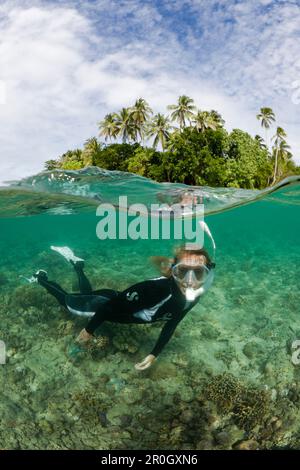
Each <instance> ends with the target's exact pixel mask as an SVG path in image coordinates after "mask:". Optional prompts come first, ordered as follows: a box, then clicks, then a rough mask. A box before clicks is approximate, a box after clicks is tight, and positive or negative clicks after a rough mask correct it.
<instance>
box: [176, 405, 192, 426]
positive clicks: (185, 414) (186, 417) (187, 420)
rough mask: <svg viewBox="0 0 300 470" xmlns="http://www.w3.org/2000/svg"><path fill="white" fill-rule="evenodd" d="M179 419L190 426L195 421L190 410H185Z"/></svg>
mask: <svg viewBox="0 0 300 470" xmlns="http://www.w3.org/2000/svg"><path fill="white" fill-rule="evenodd" d="M179 419H180V421H181V422H182V423H185V424H188V423H190V422H191V421H192V420H193V419H194V413H193V412H192V410H190V409H187V410H184V411H183V412H182V413H181V415H180V417H179Z"/></svg>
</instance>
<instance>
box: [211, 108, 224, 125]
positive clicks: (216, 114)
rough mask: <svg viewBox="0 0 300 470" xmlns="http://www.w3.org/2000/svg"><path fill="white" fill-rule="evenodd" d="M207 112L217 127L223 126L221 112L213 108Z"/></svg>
mask: <svg viewBox="0 0 300 470" xmlns="http://www.w3.org/2000/svg"><path fill="white" fill-rule="evenodd" d="M209 114H210V115H211V117H212V118H213V119H214V121H215V122H216V123H217V124H218V127H223V126H224V124H225V121H224V119H223V118H222V116H221V114H220V113H219V112H218V111H216V110H215V109H212V110H211V111H210V112H209Z"/></svg>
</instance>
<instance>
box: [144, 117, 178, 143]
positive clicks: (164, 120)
mask: <svg viewBox="0 0 300 470" xmlns="http://www.w3.org/2000/svg"><path fill="white" fill-rule="evenodd" d="M171 127H172V126H171V125H170V121H169V118H168V117H167V116H164V115H163V114H160V113H158V114H156V115H155V116H154V117H153V118H152V120H151V121H150V123H149V124H148V129H147V135H148V137H154V141H153V147H154V148H156V147H157V145H158V143H160V144H161V146H162V149H163V151H164V150H165V148H166V143H167V141H168V139H169V137H170V131H171Z"/></svg>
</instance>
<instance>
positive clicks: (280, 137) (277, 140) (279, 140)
mask: <svg viewBox="0 0 300 470" xmlns="http://www.w3.org/2000/svg"><path fill="white" fill-rule="evenodd" d="M286 136H287V135H286V132H285V130H284V129H282V127H277V129H276V134H275V135H274V136H273V137H272V140H274V150H275V165H274V175H273V181H272V184H274V183H275V181H276V176H277V167H278V153H279V150H280V145H281V144H283V143H285V144H286V142H285V138H286Z"/></svg>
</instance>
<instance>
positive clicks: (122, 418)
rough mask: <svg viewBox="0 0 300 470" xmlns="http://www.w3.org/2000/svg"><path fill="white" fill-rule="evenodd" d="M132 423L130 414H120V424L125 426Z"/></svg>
mask: <svg viewBox="0 0 300 470" xmlns="http://www.w3.org/2000/svg"><path fill="white" fill-rule="evenodd" d="M131 423H132V416H130V415H122V416H120V426H121V427H124V428H126V427H127V426H130V425H131Z"/></svg>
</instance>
